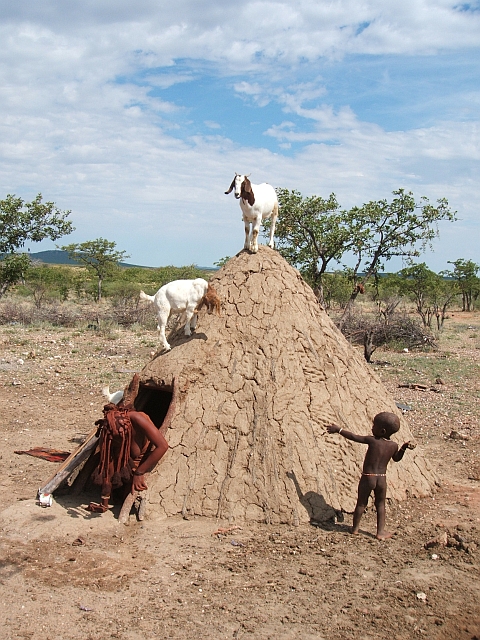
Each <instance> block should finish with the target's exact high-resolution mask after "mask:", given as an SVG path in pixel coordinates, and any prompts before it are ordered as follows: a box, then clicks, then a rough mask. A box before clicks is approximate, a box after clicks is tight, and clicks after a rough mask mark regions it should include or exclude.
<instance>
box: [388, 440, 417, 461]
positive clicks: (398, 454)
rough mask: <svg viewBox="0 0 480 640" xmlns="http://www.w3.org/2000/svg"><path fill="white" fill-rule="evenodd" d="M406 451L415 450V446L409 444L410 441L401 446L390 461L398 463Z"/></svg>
mask: <svg viewBox="0 0 480 640" xmlns="http://www.w3.org/2000/svg"><path fill="white" fill-rule="evenodd" d="M407 449H415V445H414V444H413V443H411V442H410V440H409V441H408V442H404V443H403V444H402V446H401V447H400V448H399V449H398V451H396V453H394V454H393V456H392V460H393V461H394V462H400V460H401V459H402V458H403V454H404V453H405V451H406V450H407Z"/></svg>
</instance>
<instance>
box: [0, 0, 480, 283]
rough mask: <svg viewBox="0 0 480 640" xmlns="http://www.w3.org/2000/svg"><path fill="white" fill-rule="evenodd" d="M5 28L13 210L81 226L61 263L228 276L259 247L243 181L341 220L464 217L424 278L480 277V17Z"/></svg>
mask: <svg viewBox="0 0 480 640" xmlns="http://www.w3.org/2000/svg"><path fill="white" fill-rule="evenodd" d="M0 17H1V20H0V30H1V31H0V35H1V39H2V48H1V50H0V73H1V82H0V87H1V89H0V90H1V100H0V187H1V188H0V197H4V196H5V195H6V194H7V193H14V194H16V195H18V196H21V197H23V198H24V199H26V200H28V199H30V198H33V197H34V196H35V195H36V194H37V193H38V192H41V193H42V194H43V196H44V198H45V199H47V200H54V201H55V202H56V203H57V205H58V206H59V207H60V208H62V209H71V210H72V215H71V218H72V221H73V223H74V225H75V227H76V231H75V232H74V233H73V234H72V235H70V236H68V237H65V238H64V239H63V240H60V244H63V243H65V244H66V243H69V242H83V241H85V240H92V239H94V238H98V237H104V238H108V239H109V240H114V241H115V242H116V243H117V247H118V248H119V249H122V250H125V251H126V252H127V253H128V254H130V256H131V257H130V262H132V263H135V264H144V265H149V266H162V265H167V264H175V265H183V264H192V263H195V264H199V265H204V266H210V265H213V263H214V262H216V261H217V260H219V259H220V258H222V257H224V256H227V255H234V254H235V253H237V252H238V251H239V250H240V249H241V248H242V247H243V224H242V222H241V214H240V208H239V206H238V202H236V201H235V200H234V198H233V197H232V196H228V197H227V196H225V195H224V191H225V190H226V189H227V187H228V186H229V184H230V182H231V179H232V177H233V174H234V172H235V171H237V172H239V173H250V174H251V179H252V181H253V182H270V183H271V184H273V185H274V186H276V187H286V188H288V189H297V190H299V191H300V192H302V193H303V194H304V195H305V196H307V195H313V194H316V195H321V196H323V197H325V198H326V197H328V195H329V194H330V193H332V192H334V193H335V194H336V196H337V199H338V201H339V203H340V205H341V207H343V208H349V207H351V206H354V205H361V204H362V203H364V202H367V201H369V200H378V199H383V198H387V199H388V198H389V197H390V196H391V193H392V191H393V190H394V189H398V188H405V189H407V190H411V191H413V193H414V194H415V196H417V198H420V197H421V196H427V197H428V198H429V199H430V201H431V202H435V201H436V200H437V199H438V198H441V197H446V198H447V199H448V200H449V202H450V205H451V208H452V209H454V210H456V211H457V212H458V218H459V220H458V221H457V222H456V223H448V224H442V225H441V226H440V239H439V240H437V241H435V243H434V251H433V252H427V253H425V254H424V255H422V257H421V260H422V261H425V262H427V264H428V265H429V266H430V267H431V268H432V269H434V270H436V271H440V270H442V269H445V268H447V267H448V264H447V261H451V260H455V259H457V258H466V259H472V260H474V261H475V262H477V263H479V262H480V255H479V250H478V244H479V243H478V239H479V237H480V233H479V226H480V225H479V205H478V203H479V202H480V180H479V175H480V171H479V169H480V166H479V165H480V162H479V160H480V133H479V132H480V128H479V120H480V55H479V49H480V5H479V3H478V2H476V3H470V4H456V3H454V2H447V1H444V0H415V1H413V0H410V1H408V0H403V1H402V2H397V1H395V2H393V1H390V2H389V1H388V0H382V1H380V0H370V1H369V0H365V1H364V2H361V3H359V2H358V0H337V1H336V2H328V3H318V2H313V1H310V0H297V1H296V2H293V3H292V2H288V3H287V2H275V1H268V2H263V1H261V0H258V1H255V2H251V1H248V0H246V1H242V0H238V1H237V2H236V3H234V4H231V5H225V3H223V2H220V1H218V0H211V1H209V2H208V3H206V2H199V1H196V2H194V1H193V0H179V1H178V2H176V3H167V2H164V1H163V0H161V1H158V0H137V2H136V3H131V2H127V1H126V0H102V2H98V0H84V1H83V2H82V3H75V2H73V1H69V2H65V1H64V0H62V1H60V0H45V1H43V2H42V3H35V4H33V3H31V2H30V1H27V0H17V2H16V3H12V2H11V1H6V0H0ZM30 248H31V250H32V251H36V250H44V249H47V248H54V243H52V242H43V243H40V244H36V245H30ZM401 266H402V265H401V263H398V262H396V263H393V262H392V263H390V264H389V265H387V270H396V269H398V268H401Z"/></svg>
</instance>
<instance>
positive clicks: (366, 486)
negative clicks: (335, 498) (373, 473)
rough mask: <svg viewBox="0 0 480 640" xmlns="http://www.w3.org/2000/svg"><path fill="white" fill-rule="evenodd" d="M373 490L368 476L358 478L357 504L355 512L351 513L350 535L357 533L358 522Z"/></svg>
mask: <svg viewBox="0 0 480 640" xmlns="http://www.w3.org/2000/svg"><path fill="white" fill-rule="evenodd" d="M373 488H374V487H373V483H372V478H371V477H370V476H362V477H361V478H360V482H359V483H358V498H357V504H356V506H355V511H354V512H353V527H352V533H358V529H359V527H360V520H361V519H362V516H363V513H364V511H365V509H366V508H367V504H368V498H369V497H370V494H371V493H372V489H373Z"/></svg>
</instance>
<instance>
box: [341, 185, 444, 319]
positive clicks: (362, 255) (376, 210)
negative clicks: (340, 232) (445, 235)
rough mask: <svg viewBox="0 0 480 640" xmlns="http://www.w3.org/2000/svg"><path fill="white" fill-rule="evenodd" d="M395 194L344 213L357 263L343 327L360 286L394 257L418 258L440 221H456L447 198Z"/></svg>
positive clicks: (432, 237)
mask: <svg viewBox="0 0 480 640" xmlns="http://www.w3.org/2000/svg"><path fill="white" fill-rule="evenodd" d="M393 196H394V197H393V200H392V202H387V200H379V201H376V202H374V201H372V202H368V203H367V204H364V205H363V206H362V207H353V208H352V209H350V211H348V212H345V224H346V226H347V227H348V229H349V231H350V246H352V249H351V250H352V253H353V254H354V256H355V260H356V262H355V266H354V267H353V269H351V272H350V273H351V278H352V280H353V283H354V288H353V291H352V293H351V295H350V300H349V301H348V304H347V305H346V307H345V310H344V313H343V316H342V319H341V320H340V327H342V324H343V321H344V319H345V318H346V316H347V315H348V313H349V311H350V308H351V307H352V305H353V304H354V302H355V300H356V298H357V296H358V294H359V292H360V291H361V286H360V285H362V286H363V287H364V286H365V284H366V282H367V281H368V280H370V278H372V277H373V276H375V274H377V273H378V272H379V271H383V269H384V267H385V263H386V262H388V261H389V260H391V259H392V258H394V257H402V258H407V259H411V258H414V257H418V256H419V255H420V253H421V251H423V250H425V248H426V247H427V246H428V245H430V246H431V243H432V240H433V239H434V238H436V237H437V236H438V222H439V221H440V220H449V221H454V220H456V215H455V214H456V212H453V211H451V210H450V208H449V206H448V201H447V200H446V199H445V198H441V199H440V200H437V205H436V206H433V205H431V204H430V203H429V201H428V199H427V198H425V197H422V198H420V201H419V202H417V201H416V200H415V198H414V196H413V194H412V193H411V192H406V191H405V190H404V189H398V190H397V191H394V192H393Z"/></svg>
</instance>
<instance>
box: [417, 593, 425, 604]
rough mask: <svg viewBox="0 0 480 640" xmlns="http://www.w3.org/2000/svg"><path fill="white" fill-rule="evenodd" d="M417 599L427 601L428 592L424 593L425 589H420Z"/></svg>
mask: <svg viewBox="0 0 480 640" xmlns="http://www.w3.org/2000/svg"><path fill="white" fill-rule="evenodd" d="M417 600H421V601H422V602H425V601H426V600H427V594H426V593H423V591H419V592H418V593H417Z"/></svg>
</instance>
